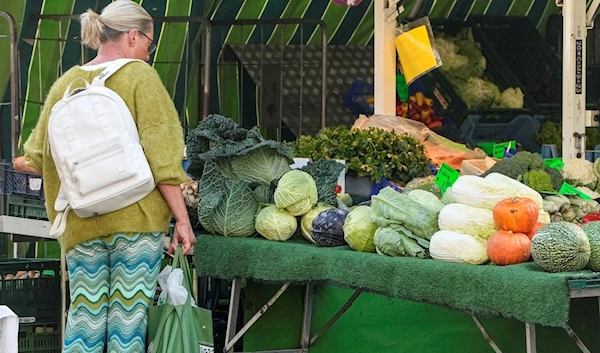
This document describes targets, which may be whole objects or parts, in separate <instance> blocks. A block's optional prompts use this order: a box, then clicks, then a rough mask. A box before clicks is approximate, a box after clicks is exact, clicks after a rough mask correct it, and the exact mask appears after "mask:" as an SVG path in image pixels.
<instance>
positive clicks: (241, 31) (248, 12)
mask: <svg viewBox="0 0 600 353" xmlns="http://www.w3.org/2000/svg"><path fill="white" fill-rule="evenodd" d="M268 2H269V1H268V0H253V1H245V2H244V4H243V5H242V7H241V8H240V11H239V12H238V14H237V16H236V20H244V19H256V18H260V17H261V15H262V13H263V11H264V9H265V7H266V6H267V3H268ZM255 29H256V26H239V25H238V26H231V28H230V29H229V33H228V34H227V37H226V38H225V43H227V44H246V42H247V41H248V39H249V38H250V36H251V35H252V32H254V30H255Z"/></svg>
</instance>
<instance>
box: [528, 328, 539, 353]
mask: <svg viewBox="0 0 600 353" xmlns="http://www.w3.org/2000/svg"><path fill="white" fill-rule="evenodd" d="M525 343H526V345H527V353H537V346H536V341H535V325H532V324H525Z"/></svg>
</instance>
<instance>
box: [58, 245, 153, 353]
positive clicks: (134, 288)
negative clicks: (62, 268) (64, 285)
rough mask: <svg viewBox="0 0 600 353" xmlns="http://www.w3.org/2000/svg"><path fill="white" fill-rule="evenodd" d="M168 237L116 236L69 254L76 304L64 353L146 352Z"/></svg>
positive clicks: (69, 324) (67, 329)
mask: <svg viewBox="0 0 600 353" xmlns="http://www.w3.org/2000/svg"><path fill="white" fill-rule="evenodd" d="M163 238H164V234H163V233H139V234H137V235H135V236H131V235H124V234H113V235H108V236H105V237H103V238H100V239H97V240H93V241H90V242H86V243H83V244H80V245H77V246H75V247H74V248H73V249H72V250H70V251H69V252H67V254H66V260H67V266H68V268H69V288H70V291H71V306H70V308H69V315H68V319H67V327H66V331H65V342H64V348H63V353H102V352H107V353H143V352H144V351H145V346H146V330H147V326H148V305H149V304H151V302H152V299H153V298H154V293H155V290H156V282H157V278H158V273H159V271H160V264H161V259H162V250H163Z"/></svg>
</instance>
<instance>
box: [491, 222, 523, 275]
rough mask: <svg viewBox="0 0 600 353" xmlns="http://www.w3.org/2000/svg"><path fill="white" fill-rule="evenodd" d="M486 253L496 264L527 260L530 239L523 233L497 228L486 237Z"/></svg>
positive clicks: (513, 263)
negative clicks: (497, 229)
mask: <svg viewBox="0 0 600 353" xmlns="http://www.w3.org/2000/svg"><path fill="white" fill-rule="evenodd" d="M487 253H488V256H489V257H490V260H492V261H493V262H494V263H495V264H496V265H500V266H506V265H515V264H520V263H521V262H525V261H527V260H529V256H530V255H531V240H529V237H528V236H527V235H526V234H523V233H513V232H512V231H510V230H509V231H506V230H499V231H497V232H496V233H494V234H492V236H491V237H490V238H489V239H488V242H487Z"/></svg>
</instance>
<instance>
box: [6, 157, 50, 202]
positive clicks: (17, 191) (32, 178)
mask: <svg viewBox="0 0 600 353" xmlns="http://www.w3.org/2000/svg"><path fill="white" fill-rule="evenodd" d="M0 194H3V195H23V196H28V197H32V198H37V199H40V200H41V199H44V185H43V180H42V177H41V176H39V175H35V174H30V173H24V172H19V171H16V170H14V169H13V167H12V164H10V163H4V162H2V163H0Z"/></svg>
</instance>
